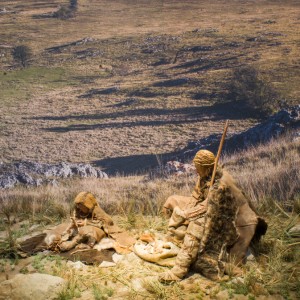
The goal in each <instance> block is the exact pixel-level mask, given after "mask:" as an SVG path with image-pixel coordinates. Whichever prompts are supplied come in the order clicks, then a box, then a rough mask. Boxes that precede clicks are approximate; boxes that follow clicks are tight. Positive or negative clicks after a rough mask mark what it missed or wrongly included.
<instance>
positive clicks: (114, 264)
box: [99, 261, 116, 268]
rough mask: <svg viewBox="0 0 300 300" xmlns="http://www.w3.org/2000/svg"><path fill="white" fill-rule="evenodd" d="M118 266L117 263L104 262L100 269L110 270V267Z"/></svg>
mask: <svg viewBox="0 0 300 300" xmlns="http://www.w3.org/2000/svg"><path fill="white" fill-rule="evenodd" d="M115 266H116V263H114V262H110V261H103V262H102V263H101V264H100V265H99V267H100V268H110V267H115Z"/></svg>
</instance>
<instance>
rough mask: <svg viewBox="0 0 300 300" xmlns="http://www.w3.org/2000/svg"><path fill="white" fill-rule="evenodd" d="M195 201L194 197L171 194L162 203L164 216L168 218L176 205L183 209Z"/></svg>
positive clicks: (192, 204) (191, 205)
mask: <svg viewBox="0 0 300 300" xmlns="http://www.w3.org/2000/svg"><path fill="white" fill-rule="evenodd" d="M196 201H197V200H196V199H195V198H194V197H185V196H179V195H172V196H170V197H169V198H168V199H167V201H166V202H165V203H164V206H163V209H162V212H163V214H164V216H165V217H166V218H170V217H171V215H172V213H173V210H174V208H175V207H176V206H178V207H179V208H180V209H182V210H184V209H187V208H189V207H193V206H194V205H195V204H196Z"/></svg>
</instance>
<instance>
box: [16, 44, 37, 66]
mask: <svg viewBox="0 0 300 300" xmlns="http://www.w3.org/2000/svg"><path fill="white" fill-rule="evenodd" d="M12 56H13V58H14V60H15V61H17V62H18V63H20V64H21V65H22V67H23V68H25V67H27V66H28V62H29V59H30V58H31V56H32V52H31V49H30V48H29V47H28V46H25V45H21V46H16V47H14V48H13V50H12Z"/></svg>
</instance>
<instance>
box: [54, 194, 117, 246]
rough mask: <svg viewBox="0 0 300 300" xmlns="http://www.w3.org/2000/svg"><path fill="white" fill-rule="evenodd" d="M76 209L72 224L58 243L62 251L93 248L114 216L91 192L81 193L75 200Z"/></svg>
mask: <svg viewBox="0 0 300 300" xmlns="http://www.w3.org/2000/svg"><path fill="white" fill-rule="evenodd" d="M74 205H75V210H74V213H73V216H72V217H71V224H70V225H69V227H68V228H67V229H66V230H65V232H64V233H63V234H62V238H61V242H60V243H59V244H58V245H57V247H58V249H59V250H60V251H68V250H70V249H72V248H74V247H76V246H77V248H93V247H94V245H95V244H96V243H98V242H99V241H100V240H101V239H102V238H103V237H105V236H106V232H107V231H108V229H109V228H110V227H112V226H113V225H114V223H113V220H112V218H111V217H110V216H109V215H108V214H107V213H106V212H105V211H104V210H103V209H102V208H101V207H100V206H99V204H98V202H97V200H96V198H95V197H94V196H93V194H91V193H89V192H81V193H79V194H78V195H77V196H76V198H75V200H74Z"/></svg>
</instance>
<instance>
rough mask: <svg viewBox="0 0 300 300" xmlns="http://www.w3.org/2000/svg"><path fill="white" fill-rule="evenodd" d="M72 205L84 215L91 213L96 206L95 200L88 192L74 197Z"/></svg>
mask: <svg viewBox="0 0 300 300" xmlns="http://www.w3.org/2000/svg"><path fill="white" fill-rule="evenodd" d="M74 204H75V207H76V209H79V210H80V211H82V212H83V213H84V214H88V213H90V212H92V211H93V209H94V207H95V206H96V205H97V200H96V198H95V197H94V195H93V194H91V193H89V192H81V193H79V194H78V195H77V196H76V198H75V200H74Z"/></svg>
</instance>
